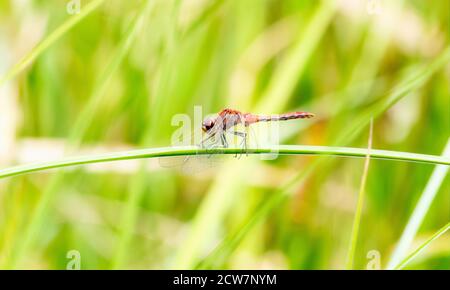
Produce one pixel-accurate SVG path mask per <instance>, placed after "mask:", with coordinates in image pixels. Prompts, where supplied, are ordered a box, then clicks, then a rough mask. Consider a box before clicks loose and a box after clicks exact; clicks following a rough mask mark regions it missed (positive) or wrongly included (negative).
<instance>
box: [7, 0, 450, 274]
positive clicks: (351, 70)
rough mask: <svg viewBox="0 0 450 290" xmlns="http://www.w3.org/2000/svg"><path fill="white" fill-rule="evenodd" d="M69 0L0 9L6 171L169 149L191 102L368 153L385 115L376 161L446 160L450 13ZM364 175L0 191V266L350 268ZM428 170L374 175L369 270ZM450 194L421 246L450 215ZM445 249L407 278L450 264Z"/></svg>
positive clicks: (136, 176)
mask: <svg viewBox="0 0 450 290" xmlns="http://www.w3.org/2000/svg"><path fill="white" fill-rule="evenodd" d="M69 2H71V1H61V0H52V1H37V0H35V1H31V0H27V1H25V0H24V1H16V0H14V1H12V0H10V1H9V0H1V1H0V75H1V76H3V78H2V81H1V87H0V164H1V168H6V167H9V166H13V165H16V164H25V163H31V162H37V161H50V160H56V159H59V158H61V157H63V156H76V155H81V154H96V153H105V152H116V151H120V150H131V149H138V148H147V147H160V146H170V142H171V134H172V133H173V132H174V130H175V129H176V127H174V126H172V124H171V118H172V116H173V115H174V114H179V113H183V114H188V115H192V114H193V108H194V106H196V105H198V106H202V109H203V112H204V113H207V114H209V113H214V112H217V111H219V110H221V109H223V108H225V107H230V108H235V109H238V110H242V111H250V112H255V113H280V112H284V111H292V110H308V111H311V112H314V113H315V114H316V116H317V117H316V118H314V119H311V120H308V121H298V122H295V121H294V122H289V123H285V124H281V132H282V137H283V139H282V143H283V144H309V145H327V146H353V147H366V146H367V142H368V141H367V139H368V134H369V133H368V132H369V126H368V124H369V121H370V118H371V117H373V118H374V129H373V130H374V131H373V147H375V148H378V149H388V150H396V151H405V152H416V153H425V154H434V155H440V154H441V153H442V151H443V150H444V147H445V145H446V143H447V140H448V138H449V132H450V114H449V112H450V94H449V80H450V67H449V57H448V55H449V53H448V47H449V18H450V15H449V14H450V12H449V11H450V8H449V1H425V0H420V1H419V0H417V1H385V0H379V1H376V0H373V1H369V0H345V1H344V0H343V1H298V0H283V1H275V0H222V1H221V0H148V1H137V0H132V1H102V0H93V1H85V0H81V1H80V4H81V5H80V11H79V12H80V13H79V14H76V13H75V14H73V12H77V11H76V8H77V7H76V5H75V6H70V7H71V8H72V9H69V10H67V4H69ZM72 4H73V3H72ZM75 4H76V3H75ZM74 8H75V10H74ZM86 11H88V12H89V13H87V12H86ZM80 16H83V17H80ZM77 17H78V18H77ZM81 18H82V19H81ZM74 19H75V22H73V23H71V21H74ZM55 31H56V32H57V33H55ZM39 44H40V45H41V46H38V45H39ZM24 57H25V59H24ZM21 60H22V61H21ZM15 68H16V70H15ZM17 68H18V69H17ZM11 69H13V70H15V71H14V72H13V73H12V74H9V75H8V72H11ZM5 76H6V77H5ZM319 159H320V160H319ZM363 165H364V160H363V159H350V158H323V157H314V156H282V157H280V158H278V159H276V160H273V161H260V160H259V159H258V158H257V157H245V158H241V159H238V160H234V159H233V158H230V160H227V161H226V162H224V163H223V164H222V165H220V166H217V167H214V168H212V169H209V170H206V171H205V172H201V173H198V174H190V175H186V174H183V173H182V172H180V171H179V170H176V169H167V168H161V167H160V166H159V165H158V162H157V161H156V160H147V161H136V160H134V161H133V160H132V161H126V162H115V163H105V164H98V165H91V166H83V167H73V168H68V169H64V170H51V171H46V172H42V173H34V174H29V175H22V176H17V177H13V178H7V179H2V180H0V208H1V210H0V237H1V238H0V267H1V268H19V269H22V268H33V269H35V268H38V269H65V268H66V267H67V264H68V262H69V261H70V260H71V258H73V256H72V255H73V252H70V251H71V250H75V251H78V252H79V253H80V257H81V268H82V269H112V268H144V269H191V268H220V269H243V268H244V269H262V268H264V269H343V268H345V265H346V257H347V252H348V248H349V242H350V236H351V229H352V222H353V218H354V212H355V208H356V202H357V196H358V191H359V186H360V183H361V176H362V174H363ZM433 168H434V166H433V165H427V164H420V163H405V162H394V161H383V160H372V161H371V163H370V168H369V172H368V175H367V184H366V188H365V204H364V208H363V213H362V219H361V227H360V232H359V238H358V243H357V248H356V255H355V264H354V267H355V268H357V269H365V268H366V267H367V265H368V263H369V262H370V261H373V257H374V256H373V255H374V253H375V256H377V255H378V254H379V255H378V258H379V261H380V263H381V267H382V268H384V267H386V265H387V263H388V261H389V259H390V257H391V255H392V253H393V251H394V248H395V245H396V243H397V242H398V240H399V238H400V236H401V234H402V232H403V230H404V228H405V225H406V224H407V222H408V220H409V219H410V216H411V213H412V212H413V209H414V207H415V206H416V204H417V202H418V200H419V197H420V196H421V194H422V192H423V190H424V188H425V186H426V184H427V182H428V180H429V179H430V175H431V173H432V171H433ZM449 182H450V178H449V177H448V176H447V177H446V178H445V179H444V181H443V182H442V184H440V186H439V190H438V192H437V194H436V197H435V199H434V201H433V202H432V204H431V207H430V208H429V210H428V211H427V214H426V216H425V218H424V220H423V224H422V225H421V226H420V228H419V231H418V233H417V235H416V236H415V238H414V241H413V243H412V245H411V247H410V248H409V251H412V250H413V249H414V248H415V247H417V246H418V245H420V244H421V243H422V242H424V241H425V240H426V239H427V238H429V237H430V236H431V235H432V234H433V233H435V232H436V231H437V230H438V229H439V228H441V227H442V226H443V225H445V224H446V223H447V222H448V221H449V220H450V183H449ZM449 245H450V236H449V235H448V234H446V235H444V236H442V237H440V238H439V239H437V240H435V241H434V242H433V243H432V244H431V245H430V246H429V247H428V248H427V249H426V251H424V252H423V253H422V254H421V255H420V256H419V257H418V258H417V259H415V260H414V261H413V262H412V263H411V264H410V265H408V268H412V269H450V246H449ZM373 251H377V252H373ZM377 253H378V254H377Z"/></svg>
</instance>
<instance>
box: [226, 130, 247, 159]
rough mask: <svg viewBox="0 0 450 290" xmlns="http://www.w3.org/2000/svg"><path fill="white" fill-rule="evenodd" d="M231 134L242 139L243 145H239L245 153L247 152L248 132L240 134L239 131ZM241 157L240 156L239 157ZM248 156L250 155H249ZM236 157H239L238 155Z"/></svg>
mask: <svg viewBox="0 0 450 290" xmlns="http://www.w3.org/2000/svg"><path fill="white" fill-rule="evenodd" d="M229 133H231V134H234V135H236V136H239V137H241V138H242V140H241V143H240V144H239V146H240V147H242V149H243V151H245V152H247V133H246V132H239V131H229ZM239 156H240V155H239ZM247 156H248V154H247ZM235 157H236V158H237V157H238V154H237V153H236V155H235Z"/></svg>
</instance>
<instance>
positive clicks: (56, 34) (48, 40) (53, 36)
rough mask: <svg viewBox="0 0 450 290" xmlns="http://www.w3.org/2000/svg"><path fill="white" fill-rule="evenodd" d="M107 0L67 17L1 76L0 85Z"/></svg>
mask: <svg viewBox="0 0 450 290" xmlns="http://www.w3.org/2000/svg"><path fill="white" fill-rule="evenodd" d="M104 1H105V0H93V1H91V2H89V3H88V4H86V6H84V7H83V9H81V11H80V13H78V14H75V15H74V16H72V17H70V18H69V19H67V20H66V21H65V22H64V23H63V24H61V25H60V26H59V27H58V28H57V29H55V30H54V31H53V32H52V33H50V35H48V36H47V37H45V38H44V40H42V41H41V42H40V43H39V44H38V45H37V46H36V47H35V48H33V49H32V50H31V51H30V52H29V53H28V54H27V55H25V56H24V57H23V58H22V59H21V60H20V61H19V62H18V63H17V64H16V65H14V66H13V67H12V68H11V69H10V70H9V71H8V72H7V73H6V74H5V75H4V76H2V77H1V78H0V86H2V85H3V84H4V83H5V82H7V81H8V80H10V79H12V78H14V77H15V76H16V75H17V74H18V73H20V72H21V71H22V70H24V69H25V68H26V67H27V66H28V65H29V64H31V63H32V62H33V61H34V60H35V59H36V58H38V57H39V55H41V54H42V53H43V52H44V51H45V50H47V49H48V48H49V47H50V46H52V45H53V44H54V43H55V42H56V41H57V40H58V39H60V38H61V37H63V36H64V35H65V34H66V33H67V32H68V31H69V30H70V29H72V28H73V27H74V26H75V25H77V24H78V23H79V22H80V21H81V20H83V19H84V18H85V17H86V16H88V15H89V14H91V13H92V12H93V11H95V10H96V9H97V8H98V7H99V6H100V5H101V4H102V3H103V2H104Z"/></svg>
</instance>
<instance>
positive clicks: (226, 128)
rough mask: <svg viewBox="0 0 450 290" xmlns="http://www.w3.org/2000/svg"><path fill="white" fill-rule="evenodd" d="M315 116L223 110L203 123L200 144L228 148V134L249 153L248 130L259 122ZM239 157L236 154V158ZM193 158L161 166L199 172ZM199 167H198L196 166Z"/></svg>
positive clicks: (210, 160) (209, 162)
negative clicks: (193, 164)
mask: <svg viewBox="0 0 450 290" xmlns="http://www.w3.org/2000/svg"><path fill="white" fill-rule="evenodd" d="M314 116H315V115H314V114H313V113H310V112H289V113H284V114H277V115H261V114H253V113H243V112H240V111H238V110H234V109H223V110H222V111H220V112H219V113H217V114H216V115H214V116H211V117H207V118H205V119H204V120H203V122H202V131H203V132H204V134H205V137H204V138H203V139H202V141H201V142H200V144H199V146H200V147H201V148H204V149H213V148H214V149H217V148H228V147H229V143H228V140H227V134H229V135H233V136H237V137H239V138H241V142H240V145H239V146H240V147H241V148H242V149H243V152H247V146H248V136H249V134H248V128H249V127H250V126H251V125H253V124H256V123H259V122H276V121H287V120H294V119H308V118H312V117H314ZM239 126H241V127H242V126H243V127H244V128H245V131H242V130H239V129H238V127H239ZM237 156H238V155H237V154H236V157H237ZM192 157H193V156H185V157H183V158H182V160H181V164H177V163H180V162H175V164H173V163H172V162H169V163H166V162H161V161H162V160H166V161H167V160H170V159H168V158H163V159H160V164H161V165H162V166H163V167H175V166H180V165H181V166H183V167H184V171H187V172H193V171H198V170H197V168H195V169H193V168H192V164H190V163H192V161H193V160H194V158H192ZM196 157H197V158H196V159H197V161H198V159H199V158H198V157H201V158H202V159H203V160H204V161H206V162H204V161H203V162H202V163H203V164H204V166H203V167H211V166H213V165H214V164H216V163H218V162H217V161H216V160H215V159H214V158H211V156H210V155H206V157H205V155H202V156H196ZM196 167H198V166H196Z"/></svg>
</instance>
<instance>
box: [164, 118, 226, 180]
mask: <svg viewBox="0 0 450 290" xmlns="http://www.w3.org/2000/svg"><path fill="white" fill-rule="evenodd" d="M219 119H220V120H219ZM222 124H223V123H222V119H221V118H218V119H217V121H216V122H215V124H214V126H213V128H211V129H210V131H209V132H208V134H205V136H203V138H202V140H201V141H200V142H199V144H196V145H197V146H198V148H199V149H200V148H206V149H212V148H221V147H223V144H222V139H221V137H220V136H221V135H223V131H222V128H223V126H222ZM187 138H188V141H189V142H191V140H195V135H194V133H191V134H190V136H188V137H187ZM158 161H159V164H160V166H161V167H164V168H174V169H179V170H181V171H182V172H183V173H184V174H195V173H198V172H201V171H205V170H208V169H210V168H212V167H216V166H218V165H219V164H221V163H222V162H223V157H222V156H221V155H220V154H207V155H191V156H170V157H161V158H158Z"/></svg>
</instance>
